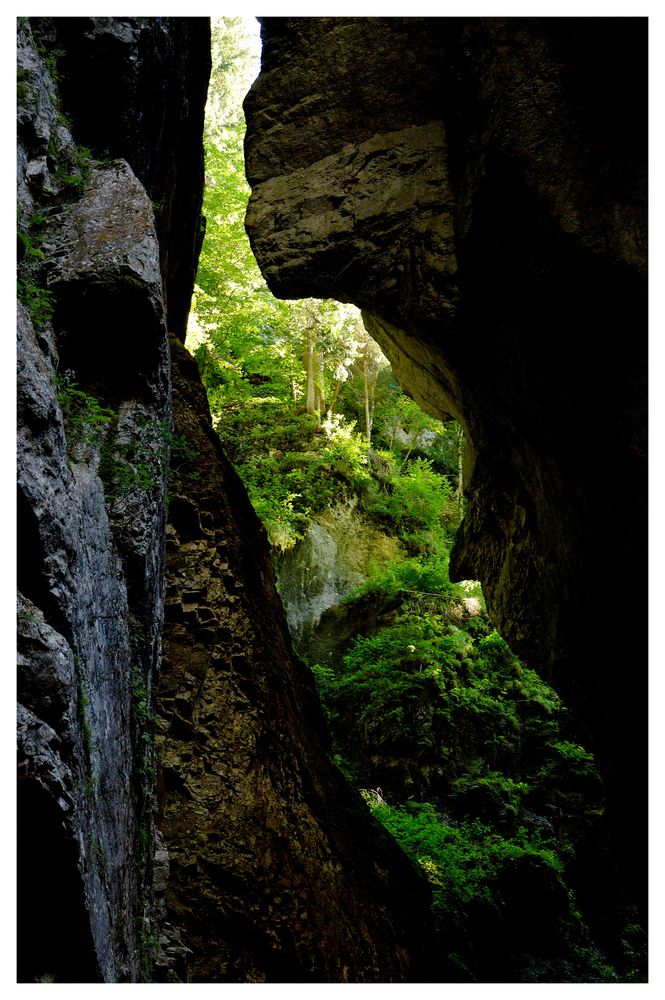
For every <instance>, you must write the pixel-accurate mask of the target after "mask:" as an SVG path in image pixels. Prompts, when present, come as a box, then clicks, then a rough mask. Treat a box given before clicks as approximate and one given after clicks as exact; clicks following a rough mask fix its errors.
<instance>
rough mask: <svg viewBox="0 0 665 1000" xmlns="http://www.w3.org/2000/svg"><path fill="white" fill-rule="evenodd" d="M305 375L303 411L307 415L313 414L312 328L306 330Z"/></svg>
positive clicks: (314, 407) (314, 389)
mask: <svg viewBox="0 0 665 1000" xmlns="http://www.w3.org/2000/svg"><path fill="white" fill-rule="evenodd" d="M305 374H306V377H307V396H306V399H305V409H306V410H307V412H308V413H315V412H316V384H315V379H314V330H313V328H312V327H308V328H307V340H306V343H305Z"/></svg>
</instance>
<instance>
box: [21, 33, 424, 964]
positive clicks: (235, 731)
mask: <svg viewBox="0 0 665 1000" xmlns="http://www.w3.org/2000/svg"><path fill="white" fill-rule="evenodd" d="M209 70H210V35H209V23H208V21H207V20H206V19H201V18H87V17H86V18H63V19H59V18H32V19H26V18H21V19H19V29H18V87H17V91H18V98H19V109H18V136H19V142H18V188H19V219H18V222H19V241H18V245H19V288H20V298H21V301H20V302H19V307H18V363H19V370H18V452H19V458H18V490H19V493H18V565H19V574H18V589H19V613H18V624H19V641H18V656H19V675H18V678H19V679H18V693H19V701H20V705H19V728H18V737H19V753H18V768H19V792H18V825H19V859H18V898H19V926H18V938H19V963H18V978H19V980H20V981H22V982H23V981H25V982H30V981H55V982H63V981H69V982H91V981H102V982H139V981H146V980H150V979H156V980H158V981H168V982H178V981H222V980H223V981H240V982H244V981H280V980H281V981H293V980H296V981H333V982H334V981H349V982H350V981H359V982H371V981H380V982H384V981H404V980H406V981H417V980H420V979H426V978H428V976H430V975H431V974H432V973H431V970H430V967H429V965H428V961H429V958H430V955H429V953H428V942H429V940H430V932H431V926H430V919H431V917H430V912H429V890H428V888H427V886H426V883H425V882H424V880H423V879H422V877H421V876H420V875H418V873H417V872H416V870H415V869H414V867H413V866H412V865H411V863H410V862H409V861H408V860H407V859H406V857H405V855H404V854H402V852H401V851H400V850H399V849H398V848H397V847H396V845H395V844H394V843H393V842H392V841H391V840H390V838H388V837H387V835H386V834H385V833H382V832H381V828H380V827H378V825H377V824H376V822H375V821H374V820H373V819H372V817H371V816H370V814H369V812H368V810H367V808H366V806H365V804H364V802H363V800H362V799H361V797H360V795H359V794H358V793H357V792H355V791H354V790H352V789H351V788H350V786H348V785H347V784H346V782H345V781H344V779H343V778H342V777H341V775H340V773H339V772H338V771H337V769H336V768H334V767H333V766H332V765H331V763H330V762H329V759H328V755H327V745H326V734H325V725H324V723H323V719H322V715H321V710H320V707H319V705H318V701H317V699H316V697H315V694H314V690H313V682H312V679H311V677H310V675H309V674H308V673H307V672H306V671H305V669H304V666H303V665H302V663H301V662H300V661H299V660H298V659H297V657H295V656H294V654H293V651H292V649H291V646H290V640H289V637H288V630H287V626H286V620H285V617H284V612H283V609H282V606H281V604H280V602H279V599H278V597H277V594H276V590H275V585H274V577H273V574H272V570H271V568H270V563H269V558H268V545H267V541H266V538H265V533H264V532H263V529H262V528H261V526H260V524H259V522H258V520H257V518H256V516H255V515H254V513H253V511H252V509H251V506H250V504H249V501H248V498H247V495H246V492H245V490H244V488H243V487H242V485H241V484H240V481H239V480H238V478H237V476H236V475H235V473H234V472H233V470H232V469H231V467H230V466H229V464H228V462H227V461H226V460H225V458H224V456H223V455H222V453H221V450H220V446H219V442H218V440H217V437H216V435H215V434H214V432H213V430H212V427H211V423H210V415H209V411H208V406H207V401H206V397H205V392H204V390H203V388H202V386H201V384H200V379H199V376H198V372H197V369H196V365H195V363H194V361H193V360H192V359H191V358H190V356H189V355H188V354H187V352H186V351H185V350H184V348H183V347H182V344H181V341H182V340H183V339H184V332H185V320H186V314H187V309H188V305H189V298H190V295H191V290H192V283H193V277H194V274H195V269H196V259H197V254H198V247H199V243H200V239H201V233H202V226H201V219H200V208H201V199H202V184H203V174H202V148H201V137H202V130H203V111H204V103H205V95H206V86H207V79H208V74H209ZM168 333H171V334H172V336H171V338H170V344H169V337H168ZM169 453H170V461H171V472H170V478H169V483H168V491H169V504H168V510H169V523H168V526H167V523H166V507H167V504H166V493H167V472H168V464H169ZM165 599H166V613H165V612H164V600H165Z"/></svg>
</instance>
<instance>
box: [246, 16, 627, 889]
mask: <svg viewBox="0 0 665 1000" xmlns="http://www.w3.org/2000/svg"><path fill="white" fill-rule="evenodd" d="M262 25H263V27H262V37H263V59H262V71H261V75H260V76H259V78H258V79H257V81H256V82H255V84H254V86H253V88H252V90H251V92H250V94H249V95H248V97H247V98H246V102H245V109H246V114H247V118H248V134H247V139H246V159H247V171H248V177H249V180H250V183H251V185H252V189H253V190H252V197H251V201H250V205H249V208H248V213H247V220H246V224H247V230H248V233H249V236H250V240H251V243H252V246H253V249H254V252H255V254H256V257H257V259H258V262H259V265H260V267H261V269H262V271H263V273H264V275H265V277H266V279H267V281H268V283H269V285H270V287H271V289H272V290H273V292H274V293H275V294H276V295H278V296H282V297H287V298H288V297H296V296H297V297H300V296H310V295H311V296H321V297H334V298H337V299H340V300H342V301H352V302H354V303H356V304H357V305H359V306H360V307H362V309H363V311H364V312H363V315H364V319H365V324H366V326H367V328H368V330H369V331H370V333H371V334H372V335H373V336H374V337H375V338H376V340H377V341H378V342H379V344H380V345H381V346H382V348H383V349H384V350H385V352H386V354H387V355H388V357H389V359H390V361H391V362H392V364H393V367H394V369H395V372H396V374H397V376H398V378H399V379H400V381H401V383H402V386H403V388H404V389H406V390H407V391H408V392H410V393H411V394H412V395H413V397H414V398H415V399H416V400H417V401H418V402H419V403H420V404H421V405H422V406H423V408H424V409H426V410H427V411H428V412H429V413H431V414H433V415H435V416H439V417H444V416H445V415H447V414H450V415H453V416H455V417H456V418H457V419H459V420H460V421H461V423H462V424H463V426H464V429H465V432H466V435H467V465H468V468H467V475H466V480H467V485H468V489H467V500H468V513H467V516H466V518H465V521H464V523H463V526H462V528H461V530H460V532H459V535H458V539H457V542H456V546H455V551H454V553H453V558H452V564H451V565H452V568H453V571H454V572H455V573H456V574H457V576H458V578H464V577H468V578H474V579H481V581H482V583H483V586H484V591H485V594H486V596H487V600H488V605H489V609H490V612H491V614H492V616H493V618H494V620H495V621H496V624H497V626H498V627H499V628H500V629H501V631H502V633H503V634H504V635H505V637H506V639H507V640H508V641H509V642H510V643H511V645H512V646H513V647H514V648H515V650H516V652H518V653H519V654H520V655H521V656H522V657H523V658H524V659H525V660H526V661H527V663H528V665H529V666H531V667H533V668H535V669H537V670H539V671H540V672H541V673H542V674H543V676H544V677H545V678H546V679H548V680H549V681H551V682H552V683H553V684H554V686H555V687H556V688H557V690H558V691H559V692H560V693H561V695H562V696H563V697H564V698H565V699H566V701H567V702H568V703H569V704H571V705H572V706H573V707H574V709H575V711H576V714H577V718H578V721H579V724H580V727H581V729H580V732H581V734H582V735H583V738H584V739H586V740H587V741H588V742H590V743H591V745H592V746H593V748H594V749H595V750H596V752H597V753H598V755H599V758H600V761H601V765H602V766H603V770H604V773H605V777H606V780H607V783H608V790H609V793H610V811H611V822H612V823H613V826H614V831H615V835H616V837H617V843H618V845H619V851H620V853H621V856H622V859H623V863H624V870H625V875H626V878H627V879H628V881H629V883H631V887H632V890H633V891H634V892H635V893H636V894H637V897H638V898H639V899H640V901H641V902H642V903H644V899H645V896H644V893H645V886H646V881H645V867H644V865H645V843H646V838H645V834H646V828H645V815H646V814H645V798H646V795H645V793H646V766H645V759H646V648H645V643H644V642H641V641H640V640H639V638H638V639H636V642H635V644H634V645H633V644H631V651H630V653H629V652H627V651H625V650H623V649H622V648H620V646H618V645H617V642H616V635H615V631H614V623H615V622H616V621H618V620H620V619H621V618H622V616H623V614H624V609H625V591H624V588H623V587H622V586H621V585H619V584H618V575H619V574H621V575H625V574H628V575H629V577H630V590H631V598H630V600H631V606H633V607H635V609H636V611H637V613H638V615H640V619H639V621H640V624H639V625H638V626H637V631H638V632H640V631H643V629H644V619H643V617H642V616H641V615H642V612H641V610H640V609H643V608H645V587H646V546H645V531H646V528H645V504H646V480H645V462H646V445H645V425H646V414H645V410H646V375H645V369H646V363H645V358H646V335H645V331H646V294H645V267H646V259H645V253H646V212H645V199H646V192H645V175H646V20H645V19H639V18H635V19H633V18H619V19H612V18H601V19H599V20H598V19H586V18H576V19H567V18H559V19H550V18H474V19H465V18H450V19H449V18H443V17H442V18H431V19H428V18H403V17H397V18H380V17H379V18H347V17H336V18H327V17H324V18H321V17H316V18H265V19H262Z"/></svg>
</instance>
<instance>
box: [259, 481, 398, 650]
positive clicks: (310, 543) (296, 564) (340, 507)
mask: <svg viewBox="0 0 665 1000" xmlns="http://www.w3.org/2000/svg"><path fill="white" fill-rule="evenodd" d="M356 508H357V499H352V500H350V501H349V502H348V503H341V504H337V505H336V506H335V507H328V508H326V510H324V511H323V512H322V513H321V514H319V515H318V517H316V518H315V519H314V521H313V522H312V524H311V525H310V526H309V528H308V530H307V533H306V534H305V537H304V538H303V539H301V541H299V542H298V543H297V544H296V545H295V546H294V548H293V549H290V550H289V551H288V552H285V553H284V554H283V555H281V556H279V557H278V558H277V559H276V576H277V585H278V589H279V594H280V597H281V598H282V603H283V604H284V609H285V611H286V620H287V622H288V625H289V631H290V633H291V636H292V638H293V639H294V642H295V645H296V649H298V650H302V651H303V655H305V653H304V649H305V645H306V644H307V643H309V642H310V641H311V640H312V639H313V637H314V635H313V634H314V632H315V631H316V626H317V624H318V622H319V620H320V618H321V615H322V614H323V612H324V611H327V609H328V608H331V607H333V606H334V605H336V604H339V602H340V601H341V600H342V598H343V597H345V596H346V595H347V594H349V593H350V592H351V591H352V590H354V589H355V588H356V587H359V586H360V584H361V583H364V582H365V580H367V579H368V577H369V576H370V574H371V572H372V568H373V566H375V565H376V566H380V565H384V564H385V563H387V562H390V560H391V559H396V558H397V557H398V556H400V555H404V554H405V550H404V547H403V546H402V545H401V544H400V542H399V541H398V540H397V539H396V538H394V537H391V536H390V535H386V534H385V533H384V532H383V531H380V530H379V529H378V528H377V527H376V526H375V525H372V524H370V523H369V522H368V521H367V520H366V518H364V517H363V516H362V514H361V513H360V511H358V510H357V509H356ZM308 658H309V657H308Z"/></svg>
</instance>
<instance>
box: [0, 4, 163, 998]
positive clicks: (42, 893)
mask: <svg viewBox="0 0 665 1000" xmlns="http://www.w3.org/2000/svg"><path fill="white" fill-rule="evenodd" d="M47 27H48V26H47ZM39 29H40V25H39V24H37V25H35V33H36V35H35V34H33V30H32V26H31V25H30V23H28V22H27V21H26V19H19V36H18V37H19V46H18V51H19V77H20V84H21V85H22V86H21V88H20V90H19V116H18V121H19V132H18V179H19V228H20V230H21V232H22V233H24V234H26V235H25V237H24V239H25V242H24V244H22V245H23V248H24V251H25V253H24V256H23V259H22V260H21V267H22V268H23V273H24V274H25V273H26V269H27V273H28V274H29V276H30V278H31V280H33V281H34V290H33V291H32V292H31V293H30V294H29V295H28V296H27V297H26V304H25V305H24V304H23V303H19V306H18V325H17V334H18V346H17V364H18V389H17V412H18V449H17V450H18V469H17V472H18V501H17V506H18V528H17V531H18V590H19V608H18V626H19V639H18V695H19V702H20V704H19V728H18V743H19V751H18V766H19V786H18V844H19V857H18V884H19V914H18V940H19V950H18V978H19V980H20V981H35V980H37V981H56V982H61V981H62V982H91V981H104V982H126V981H137V980H139V979H140V978H141V977H142V975H143V974H144V969H145V963H146V961H147V960H148V957H147V953H146V947H145V941H146V938H147V936H148V935H149V932H150V913H149V907H148V902H149V895H150V879H151V874H150V872H151V866H152V857H151V850H150V841H151V839H152V838H151V829H152V824H153V820H152V810H153V807H152V805H151V794H152V793H151V791H150V788H149V782H148V781H147V780H146V774H145V759H144V758H145V746H144V743H143V741H142V735H143V734H142V732H141V729H140V726H139V721H140V720H139V717H138V716H137V711H136V701H137V698H136V685H137V683H138V684H139V686H140V688H141V689H145V690H146V692H147V697H148V698H149V697H150V689H151V685H152V683H153V680H154V678H155V677H156V672H157V669H158V665H159V661H160V658H161V624H162V614H163V551H164V545H163V538H164V498H165V487H166V483H165V471H166V470H165V467H164V466H163V463H160V460H159V456H158V455H157V454H155V453H154V452H155V450H156V449H155V448H154V447H153V449H152V451H153V454H150V449H145V458H144V461H145V463H146V467H147V465H150V467H151V469H152V473H153V476H154V478H153V480H152V481H151V483H150V485H149V487H147V486H144V485H141V486H139V484H138V481H134V480H132V478H131V477H130V479H129V482H128V483H126V484H125V486H124V488H123V489H122V490H118V489H116V488H115V485H116V484H114V483H113V481H112V477H110V478H109V474H108V470H107V472H106V474H105V473H104V471H103V464H104V456H105V454H106V455H107V456H108V455H112V454H114V453H115V450H116V448H117V445H118V442H121V441H125V442H128V441H131V442H134V443H136V442H138V441H139V440H140V438H141V435H143V434H144V433H145V428H146V426H154V427H161V426H162V425H163V424H164V422H168V421H169V420H170V377H169V354H168V341H167V329H166V314H165V309H164V301H163V286H162V279H161V275H160V250H159V243H158V240H157V234H156V231H155V224H154V215H153V210H152V207H151V204H150V199H149V198H148V196H147V194H146V192H145V190H144V188H143V186H142V185H141V184H140V183H139V182H138V181H137V179H136V177H135V176H134V174H133V172H132V170H131V168H130V167H129V166H128V164H127V163H126V162H125V161H119V160H118V161H114V162H113V163H107V164H105V165H102V164H100V163H98V164H94V163H93V164H92V165H91V167H90V169H89V171H84V169H83V167H82V163H83V158H82V157H81V156H80V152H79V147H78V145H77V143H76V142H75V141H74V138H73V136H72V132H71V128H70V124H69V120H68V118H67V117H66V116H65V115H64V113H63V108H62V104H61V95H60V93H59V91H58V88H57V86H56V83H54V76H53V73H54V72H55V66H54V62H53V59H51V58H49V34H48V31H46V33H40V31H39ZM35 37H37V41H36V40H35ZM65 122H67V124H64V123H65ZM35 163H38V164H40V165H41V166H40V169H39V170H36V169H31V165H32V166H33V167H34V165H35ZM42 167H43V169H42ZM86 174H87V176H86ZM35 248H37V251H38V252H37V253H35ZM31 253H32V259H34V260H38V261H39V265H38V269H35V266H34V265H31V263H30V262H31ZM31 267H32V270H30V268H31ZM40 287H47V288H48V290H49V291H50V292H51V294H52V295H54V302H55V306H56V308H55V312H54V314H53V318H52V320H46V319H45V318H44V316H43V315H41V316H40V315H39V314H38V311H37V310H36V309H35V299H36V297H37V296H39V294H41V293H40V292H39V288H40ZM123 353H124V357H123ZM74 386H75V387H76V388H75V391H76V392H80V393H84V394H85V396H86V398H87V399H88V400H92V401H93V402H94V405H95V406H97V407H103V408H105V409H106V410H107V411H108V414H109V415H108V416H107V417H106V418H105V419H103V420H102V421H101V423H100V424H98V425H97V427H96V429H95V428H92V429H91V426H90V425H89V424H86V423H85V421H83V422H81V421H80V420H79V421H78V422H77V419H76V413H75V412H74V411H73V410H71V409H70V408H69V406H68V400H69V401H70V403H71V398H72V397H71V390H72V389H73V388H74ZM68 393H69V394H68ZM111 413H112V416H111V415H110V414H111Z"/></svg>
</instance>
